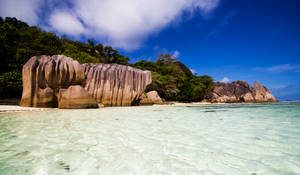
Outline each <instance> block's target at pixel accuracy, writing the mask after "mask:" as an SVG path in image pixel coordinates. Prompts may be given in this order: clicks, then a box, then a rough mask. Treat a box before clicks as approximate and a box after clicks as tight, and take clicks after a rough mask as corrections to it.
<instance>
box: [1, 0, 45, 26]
mask: <svg viewBox="0 0 300 175" xmlns="http://www.w3.org/2000/svg"><path fill="white" fill-rule="evenodd" d="M41 4H42V1H39V0H1V1H0V16H2V17H16V18H18V19H20V20H22V21H26V22H27V23H28V24H30V25H35V24H37V22H38V13H39V7H40V5H41Z"/></svg>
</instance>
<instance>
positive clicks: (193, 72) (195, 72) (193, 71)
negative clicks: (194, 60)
mask: <svg viewBox="0 0 300 175" xmlns="http://www.w3.org/2000/svg"><path fill="white" fill-rule="evenodd" d="M190 71H191V72H192V74H194V75H196V74H197V73H198V72H197V71H196V70H195V69H190Z"/></svg>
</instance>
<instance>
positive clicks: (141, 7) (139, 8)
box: [0, 0, 219, 50]
mask: <svg viewBox="0 0 300 175" xmlns="http://www.w3.org/2000/svg"><path fill="white" fill-rule="evenodd" d="M11 2H13V3H11ZM40 2H43V3H44V4H43V5H45V3H49V2H48V1H46V0H40V1H39V0H20V1H18V0H4V1H2V0H1V2H0V6H1V11H2V10H3V9H4V10H5V12H3V13H1V15H2V16H17V17H18V18H20V16H22V15H20V14H19V11H18V10H20V11H22V12H23V13H22V14H23V17H21V18H20V19H23V20H24V21H26V22H30V24H37V21H38V19H37V16H39V15H38V10H39V9H40V7H41V3H40ZM18 3H19V4H22V5H18ZM69 3H71V5H66V3H64V2H62V1H57V2H56V3H54V4H55V7H52V5H53V3H52V5H51V6H50V7H51V9H47V10H48V11H50V13H54V14H50V18H49V16H48V18H47V17H46V18H47V19H40V20H42V21H45V20H48V19H49V21H48V22H49V23H50V25H51V28H53V29H56V30H57V31H58V32H60V33H63V34H67V35H80V34H82V33H84V34H85V36H86V37H90V38H94V39H96V40H100V41H101V42H105V44H110V45H112V46H114V47H118V48H123V49H125V50H133V49H137V48H139V47H141V45H142V43H143V41H144V40H145V39H146V38H147V37H148V36H149V35H151V34H154V33H156V32H159V31H160V30H162V29H163V28H165V27H166V26H168V25H169V24H170V23H172V22H175V21H180V20H181V17H182V14H183V13H184V12H190V13H193V14H195V13H197V12H199V13H200V14H202V15H203V16H205V15H208V14H210V13H211V12H212V11H213V10H214V9H215V8H216V7H217V6H218V4H219V0H74V1H70V2H69ZM22 8H24V9H22ZM53 8H55V9H56V10H54V9H53ZM26 9H27V10H26ZM51 10H53V11H54V12H51ZM59 10H60V11H59ZM26 15H27V16H26ZM60 17H62V18H61V19H60ZM66 19H70V21H69V22H67V21H64V20H66ZM73 26H75V28H73V30H71V28H72V27H73ZM83 26H84V27H83ZM83 29H84V32H82V30H83Z"/></svg>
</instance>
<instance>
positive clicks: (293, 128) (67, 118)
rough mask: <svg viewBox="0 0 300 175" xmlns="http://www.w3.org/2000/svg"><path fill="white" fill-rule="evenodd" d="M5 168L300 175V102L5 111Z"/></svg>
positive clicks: (6, 173)
mask: <svg viewBox="0 0 300 175" xmlns="http://www.w3.org/2000/svg"><path fill="white" fill-rule="evenodd" d="M0 174H1V175H64V174H66V175H69V174H72V175H97V174H104V175H106V174H116V175H123V174H124V175H143V174H146V175H147V174H153V175H160V174H161V175H169V174H170V175H171V174H172V175H173V174H178V175H184V174H188V175H192V174H195V175H196V174H197V175H199V174H200V175H202V174H203V175H215V174H218V175H220V174H226V175H227V174H228V175H239V174H241V175H243V174H245V175H273V174H274V175H277V174H278V175H295V174H300V102H284V103H270V104H215V105H196V104H194V105H193V104H186V105H180V106H143V107H108V108H102V109H82V110H59V109H53V110H52V109H51V110H47V111H31V112H15V113H0Z"/></svg>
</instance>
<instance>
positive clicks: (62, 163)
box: [58, 161, 70, 171]
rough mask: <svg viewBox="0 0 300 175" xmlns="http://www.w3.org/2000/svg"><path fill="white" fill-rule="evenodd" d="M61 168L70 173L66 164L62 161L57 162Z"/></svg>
mask: <svg viewBox="0 0 300 175" xmlns="http://www.w3.org/2000/svg"><path fill="white" fill-rule="evenodd" d="M58 164H59V165H60V166H61V167H63V168H64V169H65V170H67V171H70V165H68V164H66V163H65V162H63V161H59V163H58Z"/></svg>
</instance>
